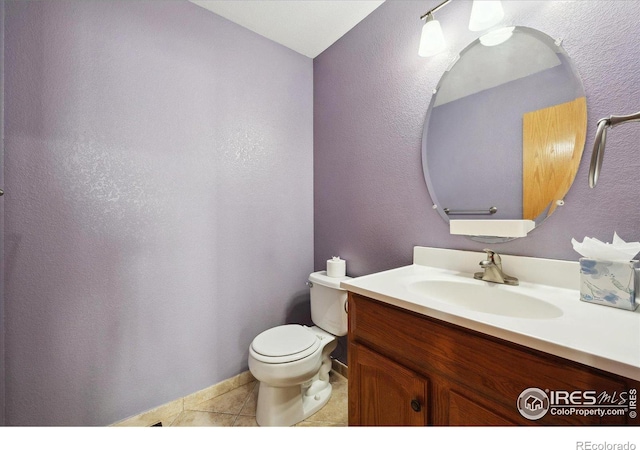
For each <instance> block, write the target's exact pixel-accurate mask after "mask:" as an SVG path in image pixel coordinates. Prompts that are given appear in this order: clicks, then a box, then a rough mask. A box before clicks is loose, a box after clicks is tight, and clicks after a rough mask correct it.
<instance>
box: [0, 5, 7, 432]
mask: <svg viewBox="0 0 640 450" xmlns="http://www.w3.org/2000/svg"><path fill="white" fill-rule="evenodd" d="M3 142H4V0H0V145H2V144H1V143H3ZM0 167H2V168H3V170H0V188H2V189H4V151H0ZM3 231H4V202H3V201H2V200H0V425H4V424H5V422H6V420H5V362H4V360H5V358H4V353H5V352H4V336H5V324H4V233H3Z"/></svg>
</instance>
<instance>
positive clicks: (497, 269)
mask: <svg viewBox="0 0 640 450" xmlns="http://www.w3.org/2000/svg"><path fill="white" fill-rule="evenodd" d="M484 251H485V252H487V259H484V260H482V261H480V267H482V268H483V269H484V272H476V273H474V274H473V278H475V279H476V280H483V281H490V282H491V283H500V284H508V285H511V286H517V285H518V279H517V278H515V277H511V276H509V275H506V274H505V273H504V272H503V271H502V259H501V258H500V255H498V254H497V253H496V252H494V251H493V250H490V249H488V248H485V249H484Z"/></svg>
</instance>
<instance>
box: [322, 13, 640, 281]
mask: <svg viewBox="0 0 640 450" xmlns="http://www.w3.org/2000/svg"><path fill="white" fill-rule="evenodd" d="M438 3H439V2H438V1H435V0H434V1H399V0H393V1H387V2H385V3H384V4H383V5H382V6H381V7H379V8H378V9H377V10H375V11H374V12H373V13H372V14H371V15H369V16H368V17H367V18H366V19H365V20H364V21H363V22H361V23H360V24H359V25H358V26H356V27H355V28H354V29H352V30H351V31H350V32H349V33H348V34H347V35H346V36H345V37H343V38H342V39H341V40H340V41H338V42H337V43H336V44H334V45H333V46H332V47H330V48H329V49H328V50H326V51H325V52H323V53H322V54H321V55H319V56H318V57H317V58H315V60H314V197H315V222H314V223H315V231H314V239H315V267H316V269H320V268H323V267H324V265H325V260H326V259H327V258H328V257H330V256H332V255H340V256H341V257H343V258H345V259H346V260H347V272H348V274H349V275H351V276H360V275H363V274H367V273H371V272H375V271H379V270H384V269H389V268H393V267H397V266H401V265H405V264H410V263H411V259H412V248H413V246H415V245H423V246H432V247H443V248H453V249H468V250H481V249H482V248H484V247H485V246H486V244H482V243H477V242H474V241H472V240H470V239H469V238H466V237H464V236H452V235H450V234H449V233H448V226H447V225H446V224H445V223H444V221H443V220H442V219H441V218H440V217H439V216H438V214H437V213H436V211H433V210H432V209H431V200H430V197H429V193H428V191H427V188H426V184H425V182H424V179H423V175H422V166H421V137H422V129H423V123H424V118H425V115H426V112H427V107H428V105H429V101H430V99H431V93H432V91H433V89H434V88H435V87H436V85H437V84H438V81H439V79H440V76H441V74H442V73H443V72H444V70H445V69H446V67H447V66H448V65H449V64H450V62H451V61H452V60H453V58H454V57H455V55H456V54H457V53H458V52H459V51H460V50H462V49H463V48H464V47H466V46H467V45H468V44H469V43H470V42H472V41H473V40H474V39H475V38H477V37H478V36H479V35H480V33H473V32H470V31H468V29H467V25H468V20H469V14H470V11H471V2H470V1H462V0H458V1H455V2H452V3H451V4H449V5H448V6H446V7H445V8H443V9H442V10H440V11H439V12H438V13H437V14H436V16H437V19H438V20H439V21H440V22H441V24H442V27H443V30H444V34H445V37H446V39H447V43H448V51H446V52H444V53H442V54H439V55H436V56H435V57H432V58H420V57H418V54H417V49H418V42H419V38H420V30H421V26H422V23H421V22H420V20H418V18H419V17H420V15H421V14H422V13H424V12H426V11H427V10H428V9H429V8H431V7H433V6H435V5H436V4H438ZM503 5H504V10H505V19H504V22H503V23H504V24H505V25H522V26H527V27H531V28H536V29H539V30H541V31H543V32H545V33H547V34H548V35H550V36H552V37H554V38H558V37H559V38H563V39H564V41H563V46H564V48H565V49H566V50H567V52H568V54H569V55H570V57H572V59H573V61H574V63H575V64H576V66H577V69H578V71H579V73H580V74H581V76H582V79H583V83H584V87H585V92H586V95H587V105H588V118H589V119H588V120H589V127H588V131H587V144H586V150H585V156H584V157H583V160H582V163H581V165H580V170H579V172H578V175H577V178H576V182H575V183H574V185H573V187H572V188H571V190H570V191H569V193H568V195H567V196H566V197H565V201H566V204H565V206H564V207H562V208H561V209H560V210H558V211H557V212H556V213H555V214H554V215H553V216H551V218H549V219H548V220H547V221H546V222H545V223H544V224H543V225H542V226H541V227H540V228H538V229H536V230H535V231H534V232H533V233H531V235H530V236H528V237H526V238H523V239H518V240H515V241H512V242H508V243H504V244H496V245H493V248H494V249H495V250H497V251H498V252H504V253H506V254H516V255H526V256H535V257H545V258H558V259H568V260H574V259H576V258H578V257H579V255H578V254H577V253H575V252H574V250H573V248H572V247H571V242H570V240H571V237H574V236H575V237H576V238H578V239H582V238H583V237H584V236H592V237H596V238H599V239H603V240H610V239H611V237H612V235H613V232H614V231H617V232H618V234H619V235H620V237H622V238H623V239H625V240H630V241H640V227H638V223H640V203H639V202H638V198H639V195H640V187H639V186H638V180H639V179H640V157H639V155H640V153H639V152H640V145H639V143H640V124H627V125H623V126H621V127H618V128H616V129H614V130H613V131H612V132H611V133H610V134H609V137H608V140H607V154H606V156H605V161H604V165H603V168H602V173H601V178H600V181H599V183H598V186H597V187H596V188H595V189H593V190H590V189H589V187H588V183H587V173H588V165H589V159H590V157H591V148H592V146H593V136H594V134H595V125H596V122H597V120H598V119H600V118H602V117H606V116H608V115H610V114H630V113H633V112H636V111H638V110H640V46H638V45H637V42H638V38H639V37H640V22H639V21H638V15H639V14H640V2H629V1H588V2H585V1H566V2H565V1H533V2H528V1H504V2H503ZM488 183H489V184H490V176H489V177H488Z"/></svg>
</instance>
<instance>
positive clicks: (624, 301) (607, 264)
mask: <svg viewBox="0 0 640 450" xmlns="http://www.w3.org/2000/svg"><path fill="white" fill-rule="evenodd" d="M636 267H637V261H629V262H626V261H625V262H617V261H602V260H599V259H592V258H580V300H582V301H585V302H590V303H598V304H600V305H607V306H613V307H615V308H621V309H628V310H630V311H634V310H635V309H636V308H637V307H638V303H637V302H636V271H635V269H636Z"/></svg>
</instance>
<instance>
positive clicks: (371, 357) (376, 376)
mask: <svg viewBox="0 0 640 450" xmlns="http://www.w3.org/2000/svg"><path fill="white" fill-rule="evenodd" d="M427 389H428V383H427V379H426V378H424V377H422V376H420V375H418V374H416V373H414V372H412V371H410V370H408V369H407V368H405V367H403V366H401V365H399V364H397V363H395V362H393V361H391V360H390V359H388V358H385V357H384V356H381V355H379V354H377V353H375V352H373V351H371V350H369V349H368V348H367V347H363V346H361V345H358V344H353V345H351V346H350V347H349V425H374V426H386V425H388V426H399V425H418V426H420V425H426V424H427V420H428V410H429V408H428V407H429V405H428V403H427V401H428V400H427Z"/></svg>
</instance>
